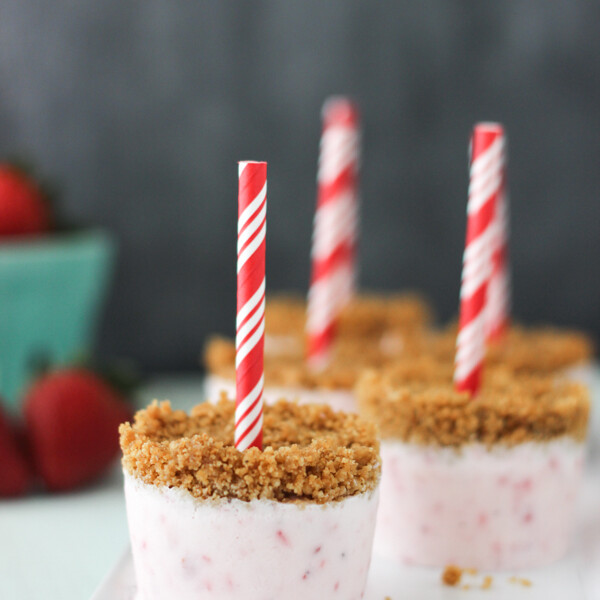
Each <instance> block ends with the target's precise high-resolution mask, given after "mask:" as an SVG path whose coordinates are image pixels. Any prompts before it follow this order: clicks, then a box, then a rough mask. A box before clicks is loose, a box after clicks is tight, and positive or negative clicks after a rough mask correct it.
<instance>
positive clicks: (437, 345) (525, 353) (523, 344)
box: [408, 324, 594, 384]
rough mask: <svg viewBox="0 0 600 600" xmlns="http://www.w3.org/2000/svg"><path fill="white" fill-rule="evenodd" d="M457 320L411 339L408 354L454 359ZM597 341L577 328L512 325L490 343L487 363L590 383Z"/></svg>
mask: <svg viewBox="0 0 600 600" xmlns="http://www.w3.org/2000/svg"><path fill="white" fill-rule="evenodd" d="M456 334H457V329H456V324H451V325H449V326H448V327H446V328H445V329H441V330H437V331H435V330H430V331H428V332H425V333H424V334H423V335H421V336H418V337H417V336H415V337H413V338H411V339H410V343H411V346H410V349H409V352H408V354H409V355H411V356H413V357H417V356H428V357H431V358H435V359H436V360H439V361H446V362H452V361H453V360H454V355H455V353H456ZM593 356H594V344H593V342H592V340H591V339H590V337H589V336H588V335H586V334H585V333H583V332H581V331H577V330H574V329H561V328H557V327H522V326H516V325H515V326H512V327H511V328H510V329H509V331H508V333H507V335H506V337H505V339H503V340H500V341H498V342H495V343H493V344H490V345H489V347H488V351H487V357H486V364H487V365H488V366H490V367H492V368H495V367H499V366H500V367H502V368H503V369H508V370H510V371H512V372H513V373H515V374H516V375H524V376H530V375H542V376H558V377H563V376H565V377H569V378H571V379H573V380H574V381H579V382H581V383H586V384H587V383H589V378H590V374H591V373H593V365H592V361H593Z"/></svg>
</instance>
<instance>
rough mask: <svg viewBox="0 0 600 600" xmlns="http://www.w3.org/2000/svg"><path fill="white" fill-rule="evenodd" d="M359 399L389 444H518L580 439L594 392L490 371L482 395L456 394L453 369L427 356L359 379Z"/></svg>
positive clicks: (371, 372) (567, 384) (583, 436)
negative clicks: (391, 442)
mask: <svg viewBox="0 0 600 600" xmlns="http://www.w3.org/2000/svg"><path fill="white" fill-rule="evenodd" d="M356 395H357V400H358V406H359V410H360V412H361V414H362V415H363V416H365V417H366V418H369V419H372V420H373V421H374V422H375V423H377V424H378V425H379V430H380V433H381V436H382V438H384V439H386V438H387V439H399V440H402V441H405V442H411V443H416V444H437V445H441V446H460V445H462V444H465V443H471V442H480V443H483V444H486V445H491V444H495V443H503V444H506V445H514V444H519V443H523V442H526V441H546V440H550V439H554V438H557V437H560V436H563V435H568V436H571V437H573V438H575V439H576V440H583V439H584V438H585V436H586V432H587V424H588V417H589V407H590V402H589V394H588V391H587V390H586V388H585V387H584V386H582V385H579V384H576V383H571V382H567V381H559V382H557V381H556V379H555V378H552V377H539V376H538V377H533V376H529V377H525V376H518V377H517V376H514V375H513V374H511V372H510V371H507V370H504V369H499V368H497V369H488V371H487V373H486V376H485V379H484V383H483V386H482V389H481V392H480V393H479V394H478V396H477V397H475V398H471V397H470V396H469V394H467V393H459V392H456V391H455V390H454V386H453V383H452V365H451V364H450V363H448V362H438V361H435V360H433V359H427V358H422V359H418V360H414V361H408V360H407V361H403V363H401V364H399V365H395V366H390V367H387V368H385V369H383V370H379V371H376V370H370V371H367V372H365V373H363V374H362V376H361V377H360V379H359V381H358V383H357V386H356Z"/></svg>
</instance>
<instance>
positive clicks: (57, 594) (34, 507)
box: [0, 370, 600, 600]
mask: <svg viewBox="0 0 600 600" xmlns="http://www.w3.org/2000/svg"><path fill="white" fill-rule="evenodd" d="M595 391H596V393H595V397H596V398H600V371H598V370H597V371H596V377H595ZM153 398H158V399H165V398H170V399H171V400H172V402H173V404H174V405H175V406H177V407H181V408H189V407H190V406H192V405H194V404H197V403H198V402H200V401H201V400H202V380H201V378H200V377H199V376H194V377H188V378H181V377H174V378H165V377H163V378H161V379H160V380H158V381H157V382H155V383H153V384H152V385H149V386H147V388H146V389H145V390H144V392H143V394H141V399H140V404H145V403H147V402H148V401H149V400H152V399H153ZM599 401H600V399H599ZM599 413H600V411H595V414H593V416H592V422H593V426H592V432H591V436H592V437H594V438H596V440H598V439H600V419H599V418H598V417H599V416H600V414H599ZM593 441H595V440H592V442H593ZM595 447H596V448H598V444H595ZM599 459H600V452H595V456H594V457H593V461H590V464H588V465H587V473H586V476H585V478H584V484H583V494H582V495H581V497H580V499H579V500H580V501H579V510H578V515H577V520H578V534H577V537H576V544H575V548H576V553H575V554H573V555H572V557H573V558H572V559H571V560H572V561H574V562H573V563H564V564H565V565H566V567H565V568H567V569H569V565H570V564H572V565H574V566H572V568H571V570H570V572H569V573H570V574H569V575H567V576H566V579H568V580H569V581H567V582H566V583H563V584H560V585H561V587H555V585H558V584H556V581H555V580H554V579H553V578H554V577H556V576H557V575H556V573H557V572H558V574H559V575H558V576H560V570H557V569H555V568H554V567H550V568H549V569H548V570H547V571H546V572H547V573H548V575H547V576H542V577H541V579H542V580H543V579H546V580H547V582H546V584H545V585H550V587H551V588H553V590H552V591H551V592H550V594H554V596H552V595H546V596H544V598H547V599H550V600H551V599H552V598H561V600H567V599H568V600H571V599H573V600H577V599H578V597H579V598H584V596H582V595H581V593H580V591H578V590H577V581H578V579H577V578H581V580H582V581H583V584H584V586H585V589H586V591H587V596H585V598H586V600H600V460H599ZM127 543H128V534H127V522H126V517H125V498H124V495H123V488H122V479H121V474H120V469H119V468H118V466H115V469H114V471H113V473H112V474H111V475H110V476H109V477H107V478H106V479H105V480H103V481H102V482H101V483H100V484H98V485H96V486H94V487H90V488H87V489H85V490H82V491H80V492H76V493H72V494H60V495H38V496H33V497H29V498H26V499H22V500H15V501H0V599H1V600H41V599H43V600H87V599H89V598H90V597H91V596H92V594H93V592H94V590H95V589H96V588H97V587H98V585H99V584H100V582H102V580H103V579H104V578H105V577H106V575H107V573H109V571H110V570H111V567H112V566H114V564H115V562H116V561H117V560H118V559H119V557H120V556H121V555H122V553H123V551H124V548H126V546H127ZM124 564H125V567H124V569H119V570H118V576H117V578H122V580H123V581H124V582H125V585H124V587H123V586H122V587H121V588H120V589H121V590H122V591H124V592H126V587H127V585H129V586H130V587H131V578H129V577H128V573H127V561H125V563H124ZM385 568H386V567H385V563H382V562H380V561H375V562H374V563H373V568H372V571H371V574H372V575H373V574H374V575H373V579H372V581H371V582H370V584H369V585H370V586H371V587H370V588H369V589H370V592H369V593H370V594H371V596H370V597H369V598H372V599H373V600H383V598H384V597H385V596H386V595H389V596H390V597H391V598H392V600H402V599H403V598H406V599H411V600H412V599H415V600H417V599H418V596H415V595H414V592H413V590H414V586H415V585H419V580H420V579H421V578H426V579H427V581H428V583H427V585H429V586H430V588H429V589H430V590H433V591H431V592H430V594H429V596H427V597H428V600H436V599H437V598H440V599H444V600H446V599H448V600H452V599H454V598H460V599H462V598H465V599H467V600H469V599H473V600H476V599H477V598H478V596H479V594H478V593H475V592H474V591H473V590H470V591H469V592H460V591H459V590H451V589H447V588H443V587H442V586H441V585H440V584H439V574H440V571H439V569H433V570H427V569H426V570H420V569H417V570H411V571H409V572H408V575H407V576H405V575H404V571H402V570H398V572H395V573H394V575H393V577H394V578H395V579H394V580H390V581H387V582H386V581H381V580H379V579H378V577H379V574H380V573H381V570H382V569H385ZM548 578H549V579H548ZM504 579H505V578H504ZM501 581H502V578H499V579H498V585H500V582H501ZM563 581H564V580H563ZM127 582H129V583H127ZM553 584H555V585H553ZM423 585H425V584H423ZM503 585H504V584H503ZM507 585H508V584H507ZM541 585H544V584H543V583H542V584H541ZM378 586H379V587H378ZM536 588H537V586H536V585H535V582H534V586H532V588H522V589H521V588H520V587H519V586H516V585H512V584H511V585H509V586H508V588H507V589H508V592H507V593H508V594H510V596H509V597H510V598H511V599H512V598H514V599H517V600H518V599H519V598H526V599H527V600H533V599H535V598H536V596H535V595H534V594H536V591H535V590H536ZM425 589H426V588H425ZM540 589H543V588H540ZM576 590H577V591H576ZM130 591H131V590H130ZM576 593H578V594H579V596H577V595H575V594H576ZM373 594H374V595H373ZM502 597H503V596H496V598H494V597H493V596H490V591H487V592H482V594H481V598H487V599H488V600H497V599H498V598H502ZM504 597H507V596H506V594H505V596H504ZM538 597H539V596H538ZM100 598H103V600H104V598H107V596H106V595H104V597H102V596H101V595H98V596H96V600H100ZM108 598H110V600H121V598H119V596H118V595H117V593H116V592H115V593H114V594H113V595H109V596H108ZM125 598H128V600H130V596H129V597H127V596H125ZM307 600H308V599H307ZM311 600H312V599H311ZM315 600H316V599H315ZM319 600H327V599H319Z"/></svg>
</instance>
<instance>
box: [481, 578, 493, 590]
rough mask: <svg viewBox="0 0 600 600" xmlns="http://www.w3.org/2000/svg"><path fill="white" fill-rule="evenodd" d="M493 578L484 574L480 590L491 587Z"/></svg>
mask: <svg viewBox="0 0 600 600" xmlns="http://www.w3.org/2000/svg"><path fill="white" fill-rule="evenodd" d="M492 582H493V579H492V577H491V576H490V575H486V576H485V577H484V578H483V583H482V584H481V589H482V590H489V589H490V588H491V587H492Z"/></svg>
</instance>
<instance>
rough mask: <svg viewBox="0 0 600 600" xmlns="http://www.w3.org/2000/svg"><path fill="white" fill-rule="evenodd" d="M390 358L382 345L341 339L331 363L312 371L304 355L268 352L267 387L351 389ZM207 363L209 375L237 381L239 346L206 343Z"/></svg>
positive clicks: (214, 341)
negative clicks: (365, 373)
mask: <svg viewBox="0 0 600 600" xmlns="http://www.w3.org/2000/svg"><path fill="white" fill-rule="evenodd" d="M388 361H389V355H387V354H386V353H385V352H384V350H383V349H382V348H381V347H380V344H379V343H378V342H371V343H369V342H366V341H364V340H359V339H350V338H340V339H338V340H337V342H336V344H335V346H334V348H333V357H332V360H331V364H330V365H329V366H328V367H327V368H326V369H324V370H322V371H315V370H313V369H310V368H309V366H308V365H307V364H306V358H305V356H304V354H303V353H298V354H297V355H292V354H284V355H273V354H267V353H265V356H264V373H265V384H266V385H267V386H282V387H302V388H308V389H314V388H324V389H341V390H350V389H352V388H353V387H354V385H355V383H356V379H357V377H358V375H359V373H360V371H361V369H364V368H369V367H371V368H375V367H379V366H381V365H383V364H385V363H386V362H388ZM204 364H205V366H206V368H207V370H208V372H209V373H212V374H214V375H219V376H221V377H224V378H225V379H231V380H234V379H235V343H234V342H233V340H228V339H226V338H222V337H213V338H212V339H210V340H209V341H208V343H207V344H206V348H205V352H204Z"/></svg>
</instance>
